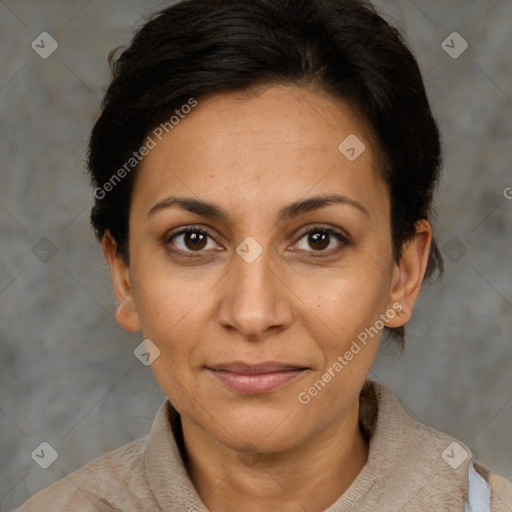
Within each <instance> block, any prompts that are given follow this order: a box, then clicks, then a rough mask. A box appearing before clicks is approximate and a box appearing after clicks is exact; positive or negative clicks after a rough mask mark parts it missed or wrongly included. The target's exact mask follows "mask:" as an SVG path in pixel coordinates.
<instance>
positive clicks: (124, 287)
mask: <svg viewBox="0 0 512 512" xmlns="http://www.w3.org/2000/svg"><path fill="white" fill-rule="evenodd" d="M102 245H103V254H104V255H105V258H106V259H107V261H108V264H109V267H110V275H111V276H112V284H113V285H114V293H115V294H116V298H117V304H118V305H117V311H116V320H117V323H118V324H119V325H120V326H121V327H123V328H124V329H126V330H127V331H131V332H137V331H140V330H141V323H140V319H139V314H138V312H137V308H136V307H135V301H134V300H133V288H132V282H131V274H130V268H129V266H128V265H127V264H126V262H125V261H124V259H123V257H122V256H121V255H120V254H119V252H118V250H117V244H116V241H115V240H114V237H113V236H112V235H111V234H110V232H109V231H108V230H107V231H105V234H104V235H103V244H102Z"/></svg>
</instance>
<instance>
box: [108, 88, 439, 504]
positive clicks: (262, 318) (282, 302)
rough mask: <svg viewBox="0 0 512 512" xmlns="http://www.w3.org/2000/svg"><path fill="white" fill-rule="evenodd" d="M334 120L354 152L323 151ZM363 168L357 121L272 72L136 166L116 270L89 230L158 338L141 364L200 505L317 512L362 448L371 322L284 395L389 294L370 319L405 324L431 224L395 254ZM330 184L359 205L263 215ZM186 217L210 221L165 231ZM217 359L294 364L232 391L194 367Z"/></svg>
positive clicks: (130, 326)
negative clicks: (161, 402) (180, 437)
mask: <svg viewBox="0 0 512 512" xmlns="http://www.w3.org/2000/svg"><path fill="white" fill-rule="evenodd" d="M350 134H355V135H356V136H357V137H358V138H359V139H360V140H362V141H364V144H365V146H366V149H365V151H364V152H363V153H362V154H361V155H360V156H359V157H358V158H357V159H356V160H354V161H349V160H348V159H347V158H346V157H345V156H344V155H343V154H342V153H341V152H340V151H339V150H338V145H339V144H340V142H341V141H343V140H344V139H345V138H346V137H347V136H348V135H350ZM376 165H377V162H376V158H375V152H374V150H373V145H372V142H371V136H370V132H369V130H368V129H367V127H366V125H365V123H364V122H363V121H362V120H361V119H360V118H358V117H357V116H356V115H355V114H354V112H353V111H352V109H351V108H350V107H349V106H348V105H347V104H345V103H344V102H342V101H340V100H338V99H334V98H332V97H331V96H328V95H326V94H323V93H321V92H319V91H315V90H313V89H306V88H298V87H294V86H288V85H280V86H276V85H274V86H268V87H266V88H263V89H259V90H257V91H252V92H245V93H229V94H227V93H226V94H218V95H214V96H211V97H209V98H206V99H201V100H200V101H199V103H198V106H197V107H196V108H195V109H194V110H193V111H192V112H191V113H190V114H189V115H187V117H186V118H185V119H183V120H181V121H180V123H179V125H178V126H176V127H175V128H174V129H173V131H172V132H170V133H169V134H168V135H166V136H165V137H164V138H163V140H162V141H161V142H159V143H158V145H157V146H156V147H155V148H154V149H152V150H151V151H150V153H149V154H148V156H147V157H146V158H145V159H144V161H143V162H142V165H141V167H140V169H139V174H138V176H137V180H136V183H135V188H134V192H133V198H132V204H131V210H130V218H129V234H130V242H129V253H130V265H129V266H127V265H126V264H125V262H124V261H123V259H122V258H121V257H120V256H119V255H118V253H117V252H116V245H115V241H114V240H113V239H112V237H111V236H110V235H109V233H108V232H107V233H106V235H105V237H104V240H103V248H104V252H105V256H106V258H107V260H108V262H109V264H110V268H111V273H112V278H113V283H114V288H115V292H116V296H117V300H118V303H119V305H118V310H117V320H118V322H119V323H120V325H121V326H123V327H124V328H125V329H127V330H129V331H139V330H142V331H143V335H144V338H149V339H150V340H152V342H153V343H154V344H155V345H156V346H157V347H158V348H159V350H160V355H159V357H158V358H157V359H156V360H155V361H154V362H153V364H152V369H153V372H154V374H155V377H156V379H157V381H158V382H159V384H160V385H161V387H162V388H163V389H164V391H165V392H166V394H167V396H168V397H169V399H170V400H171V402H172V404H173V405H174V406H175V408H176V409H177V410H178V411H179V412H180V414H181V418H182V426H183V432H184V438H185V444H186V451H187V460H186V464H187V468H188V471H189V474H190V477H191V479H192V481H193V482H194V485H195V486H196V488H197V490H198V493H199V495H200V497H201V499H202V500H203V502H204V503H205V504H206V506H207V507H208V509H209V510H210V511H223V512H229V511H239V510H244V511H249V512H250V511H253V510H254V511H256V510H258V511H261V510H265V507H268V509H269V510H281V511H284V512H286V511H296V510H304V509H305V510H308V511H310V512H314V511H321V510H324V509H325V508H327V507H328V506H329V505H330V504H332V503H333V502H334V501H336V499H337V498H338V497H339V496H340V495H341V494H342V493H343V492H344V491H345V490H346V489H347V488H348V487H349V486H350V484H351V483H352V482H353V481H354V479H355V478H356V477H357V475H358V473H359V472H360V470H361V469H362V467H363V466H364V464H365V463H366V461H367V457H368V444H367V441H366V440H365V438H364V437H363V435H362V433H361V431H360V429H359V426H358V412H359V403H358V396H359V392H360V390H361V388H362V386H363V384H364V382H365V379H366V378H367V376H368V374H369V372H370V369H371V366H372V364H373V362H374V359H375V356H376V354H377V351H378V344H379V338H380V333H379V335H377V336H375V337H374V338H373V339H370V340H369V342H368V344H367V345H366V346H365V347H364V348H363V349H362V350H361V351H360V352H359V353H358V354H356V355H355V356H354V357H353V359H352V360H351V361H350V362H348V364H347V365H346V366H344V368H343V370H342V371H340V372H338V373H336V374H335V375H336V376H335V377H333V378H332V379H331V380H330V382H329V383H328V384H326V385H325V387H323V389H322V390H321V391H320V392H318V393H317V394H316V396H314V397H311V400H310V401H309V403H307V404H303V403H301V402H300V401H299V400H298V396H299V393H301V392H304V391H307V390H308V389H309V388H310V387H311V386H312V385H313V384H314V383H315V382H316V381H318V379H321V378H322V375H323V374H324V373H325V372H326V371H327V370H328V368H329V367H332V365H333V363H334V362H335V361H336V360H337V357H338V356H343V354H345V352H346V351H347V350H348V349H349V348H350V346H351V344H352V342H353V340H355V339H356V338H357V336H358V334H359V333H361V332H362V331H364V330H365V328H369V327H370V326H374V325H375V323H376V320H378V319H379V315H382V314H386V312H387V311H389V310H390V309H392V306H393V304H395V303H399V304H400V305H401V308H402V311H401V312H400V314H399V315H398V314H397V315H394V317H393V318H392V319H389V320H388V321H387V322H386V324H387V325H388V326H390V327H397V326H400V325H403V324H405V323H406V322H407V321H408V320H409V319H410V316H411V313H412V309H413V306H414V302H415V300H416V298H417V296H418V293H419V290H420V286H421V282H422V279H423V275H424V272H425V267H426V263H427V258H428V251H429V247H430V242H431V228H430V224H429V223H428V222H427V221H420V222H419V223H418V224H417V234H416V236H415V237H414V238H413V239H412V240H411V241H410V242H408V243H407V244H406V246H405V247H404V251H403V255H402V257H401V259H400V260H399V261H395V260H394V258H393V254H392V246H391V226H390V202H389V191H388V188H387V186H386V184H385V183H384V182H383V181H382V180H381V179H380V177H379V174H378V173H377V172H376V170H375V168H376ZM328 194H338V195H343V196H346V197H348V198H350V200H353V201H356V202H357V203H359V204H360V205H362V207H363V208H364V209H365V210H366V213H365V212H363V211H361V210H360V209H359V208H357V207H354V206H352V205H350V204H344V203H336V204H330V205H328V206H326V207H323V208H321V209H317V210H313V211H309V212H305V213H302V214H299V215H297V216H294V217H291V218H288V219H286V220H283V221H280V220H278V218H277V215H278V212H279V210H280V209H281V208H283V207H284V206H286V205H288V204H289V203H292V202H294V201H298V200H304V199H307V198H310V197H313V196H319V195H328ZM169 196H177V197H187V198H194V199H200V200H202V201H207V202H211V203H214V204H215V205H216V206H218V207H219V208H221V209H222V210H224V211H225V213H226V215H227V219H226V220H218V219H212V218H209V217H205V216H202V215H199V214H197V213H191V212H189V211H185V210H183V209H180V208H178V207H168V208H160V209H159V210H158V211H156V212H154V213H153V214H150V215H148V212H149V211H150V210H151V209H152V208H153V207H154V205H155V204H157V203H158V202H160V201H162V200H164V199H165V198H167V197H169ZM190 225H193V226H197V227H200V228H202V229H204V230H207V231H208V232H209V236H210V237H211V238H206V241H205V244H204V246H203V247H202V248H200V251H202V252H198V251H197V247H198V246H197V245H194V243H190V240H189V241H188V242H187V238H186V236H183V235H181V236H180V235H177V236H175V237H174V238H172V234H173V233H175V232H176V231H177V230H178V228H182V227H184V226H190ZM316 225H320V226H321V227H325V228H331V229H334V230H338V231H339V232H341V233H342V234H343V235H344V236H345V237H346V238H349V239H350V241H351V242H350V244H349V245H345V244H343V243H341V242H339V241H338V240H337V239H336V238H335V237H334V236H333V235H331V236H330V237H329V239H328V244H327V243H325V246H323V247H322V248H321V250H320V249H318V242H316V245H315V240H313V241H311V237H309V238H308V235H304V229H305V228H307V227H310V226H316ZM317 236H318V235H317ZM246 237H252V238H254V239H255V240H256V241H257V243H258V244H259V245H260V246H261V248H262V249H263V252H262V253H261V255H260V256H259V257H258V258H257V259H255V261H253V262H252V263H247V262H246V261H245V260H244V259H242V257H240V255H239V254H238V253H237V252H236V248H237V246H239V244H241V242H242V241H244V240H245V239H246ZM196 244H197V242H196ZM320 245H321V244H320ZM173 247H174V249H175V250H176V251H177V252H179V251H180V249H181V254H183V253H184V254H185V256H179V255H178V254H177V253H173V252H172V248H173ZM338 249H339V251H338V252H336V250H338ZM185 251H188V252H185ZM191 253H192V256H194V257H191V258H187V257H186V254H191ZM229 361H244V362H250V363H254V364H255V363H260V362H264V361H279V362H282V363H288V364H294V365H297V366H300V367H305V368H308V369H307V370H306V371H304V372H302V373H301V374H300V375H299V376H298V377H297V378H295V379H294V380H293V381H291V382H289V383H287V384H285V385H284V386H282V387H280V388H278V389H277V390H274V391H272V392H268V393H262V394H253V395H248V394H246V393H241V392H239V391H234V390H232V389H231V388H228V387H226V386H225V385H224V384H223V383H221V382H220V381H219V380H218V379H217V378H216V377H215V376H214V375H213V374H212V372H210V371H209V370H208V369H207V368H206V367H211V366H213V365H215V364H219V363H221V362H229ZM319 489H321V492H319Z"/></svg>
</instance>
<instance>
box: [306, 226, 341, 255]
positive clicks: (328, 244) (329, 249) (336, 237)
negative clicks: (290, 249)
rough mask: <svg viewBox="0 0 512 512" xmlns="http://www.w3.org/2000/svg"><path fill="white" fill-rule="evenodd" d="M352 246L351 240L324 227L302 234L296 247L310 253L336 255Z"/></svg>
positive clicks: (316, 227)
mask: <svg viewBox="0 0 512 512" xmlns="http://www.w3.org/2000/svg"><path fill="white" fill-rule="evenodd" d="M350 244H351V242H350V240H349V239H348V238H347V237H345V236H343V235H342V234H341V233H338V232H337V231H335V230H333V229H328V228H325V227H323V226H314V227H312V228H310V229H308V230H307V231H306V232H305V233H303V234H302V236H301V237H300V239H299V241H298V242H297V243H296V246H297V248H298V249H300V250H303V251H306V252H310V253H312V252H319V253H326V254H334V253H336V252H338V251H340V250H341V249H343V248H344V247H346V246H349V245H350Z"/></svg>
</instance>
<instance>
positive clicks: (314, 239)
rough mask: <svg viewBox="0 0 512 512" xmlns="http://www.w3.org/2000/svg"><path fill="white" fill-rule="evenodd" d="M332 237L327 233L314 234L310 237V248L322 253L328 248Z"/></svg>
mask: <svg viewBox="0 0 512 512" xmlns="http://www.w3.org/2000/svg"><path fill="white" fill-rule="evenodd" d="M329 242H330V237H329V235H328V234H327V233H320V232H318V233H313V234H310V235H308V243H309V246H310V247H311V248H312V249H314V250H315V251H320V250H323V249H325V248H326V247H328V245H329Z"/></svg>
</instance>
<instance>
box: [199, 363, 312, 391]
mask: <svg viewBox="0 0 512 512" xmlns="http://www.w3.org/2000/svg"><path fill="white" fill-rule="evenodd" d="M207 369H208V371H209V372H210V373H211V374H212V376H213V377H214V378H215V379H217V380H218V381H220V382H221V383H222V384H224V385H225V386H227V387H229V388H231V389H233V390H235V391H238V392H240V393H247V394H253V393H269V392H271V391H275V390H276V389H278V388H280V387H282V386H284V385H285V384H288V383H289V382H291V381H293V380H295V379H296V378H298V377H299V376H300V375H302V374H303V373H304V372H305V371H306V370H307V369H308V368H305V367H301V366H297V365H293V364H283V363H279V362H266V363H260V364H246V363H242V362H229V363H221V364H218V365H214V366H210V367H207Z"/></svg>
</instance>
